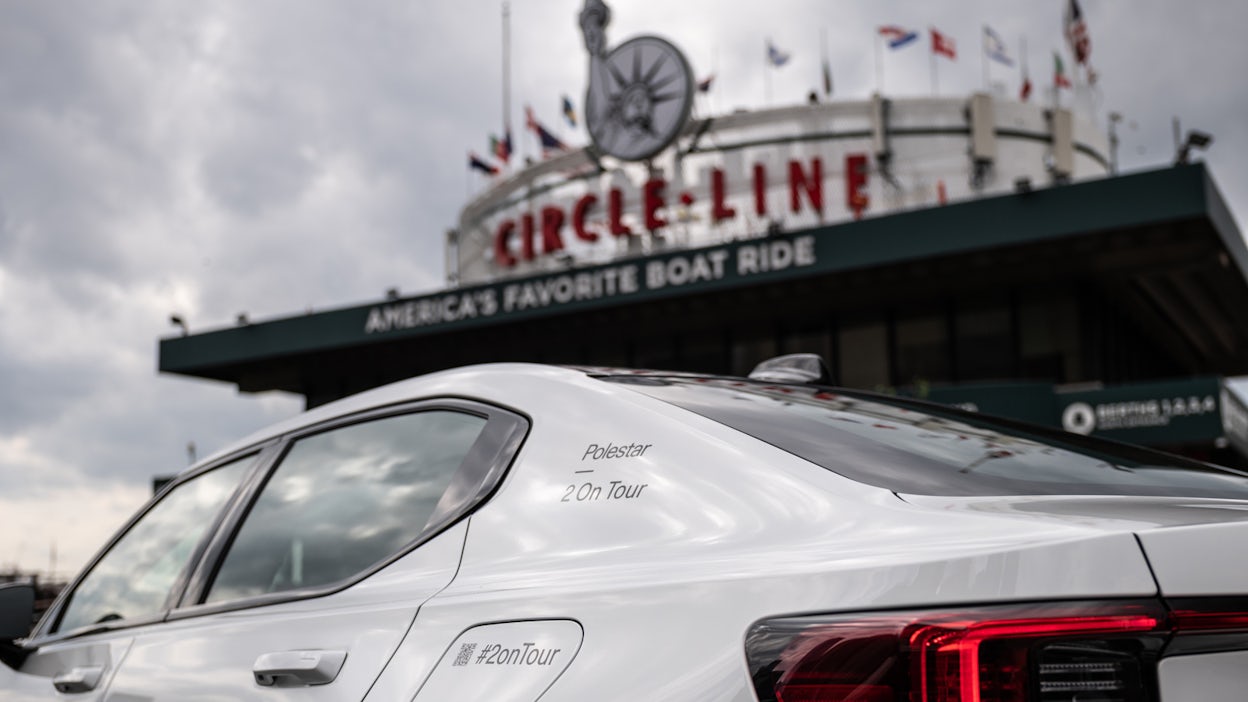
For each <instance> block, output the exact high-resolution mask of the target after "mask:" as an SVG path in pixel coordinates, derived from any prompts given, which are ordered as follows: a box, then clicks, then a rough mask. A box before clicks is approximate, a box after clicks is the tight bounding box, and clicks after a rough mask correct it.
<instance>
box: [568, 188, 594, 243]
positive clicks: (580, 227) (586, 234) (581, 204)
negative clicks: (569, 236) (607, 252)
mask: <svg viewBox="0 0 1248 702" xmlns="http://www.w3.org/2000/svg"><path fill="white" fill-rule="evenodd" d="M597 204H598V196H597V195H594V194H593V193H586V194H585V195H582V196H581V199H580V200H577V201H576V205H575V206H574V207H573V208H572V231H574V232H576V238H577V239H580V240H581V241H598V233H597V232H591V231H589V230H588V229H586V228H585V217H586V215H588V214H589V209H590V208H591V207H593V206H594V205H597Z"/></svg>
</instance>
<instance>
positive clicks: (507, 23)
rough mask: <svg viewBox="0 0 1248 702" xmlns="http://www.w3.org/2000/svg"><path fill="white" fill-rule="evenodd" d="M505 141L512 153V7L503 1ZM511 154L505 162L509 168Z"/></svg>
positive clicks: (505, 165) (504, 164)
mask: <svg viewBox="0 0 1248 702" xmlns="http://www.w3.org/2000/svg"><path fill="white" fill-rule="evenodd" d="M503 140H504V142H505V143H507V150H508V152H510V151H511V143H510V142H511V5H510V3H508V2H507V0H503ZM510 161H511V154H510V153H508V156H507V160H505V161H503V166H504V167H509V166H510V165H511V164H510Z"/></svg>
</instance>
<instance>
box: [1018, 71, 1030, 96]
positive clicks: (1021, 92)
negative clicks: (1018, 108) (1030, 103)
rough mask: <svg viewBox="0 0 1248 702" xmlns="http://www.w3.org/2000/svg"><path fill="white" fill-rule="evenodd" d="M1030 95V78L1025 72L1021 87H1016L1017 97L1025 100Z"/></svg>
mask: <svg viewBox="0 0 1248 702" xmlns="http://www.w3.org/2000/svg"><path fill="white" fill-rule="evenodd" d="M1030 97H1031V78H1030V77H1028V75H1027V74H1026V73H1024V74H1023V87H1021V88H1019V89H1018V99H1019V100H1021V101H1023V102H1027V99H1028V98H1030Z"/></svg>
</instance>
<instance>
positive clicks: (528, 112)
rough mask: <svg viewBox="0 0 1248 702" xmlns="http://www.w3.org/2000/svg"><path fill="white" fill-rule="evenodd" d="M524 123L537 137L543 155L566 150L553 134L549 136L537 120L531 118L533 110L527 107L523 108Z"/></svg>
mask: <svg viewBox="0 0 1248 702" xmlns="http://www.w3.org/2000/svg"><path fill="white" fill-rule="evenodd" d="M524 123H525V125H526V126H527V127H528V128H529V129H531V130H533V133H534V134H536V135H537V140H538V141H540V142H541V143H542V152H543V153H545V152H547V151H556V150H559V151H562V150H564V149H567V148H568V147H567V146H565V145H564V143H563V142H562V141H559V139H558V138H557V137H556V136H555V135H554V134H551V133H550V130H548V129H546V128H545V127H543V126H542V124H541V123H540V122H538V121H537V118H536V117H534V116H533V108H531V107H527V106H526V107H525V108H524Z"/></svg>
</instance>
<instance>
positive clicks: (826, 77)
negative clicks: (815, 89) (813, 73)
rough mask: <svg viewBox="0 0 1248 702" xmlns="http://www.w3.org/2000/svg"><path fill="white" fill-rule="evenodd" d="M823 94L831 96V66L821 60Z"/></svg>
mask: <svg viewBox="0 0 1248 702" xmlns="http://www.w3.org/2000/svg"><path fill="white" fill-rule="evenodd" d="M823 94H824V95H825V96H831V95H832V64H830V63H828V60H827V59H826V58H825V59H824V60H823Z"/></svg>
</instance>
